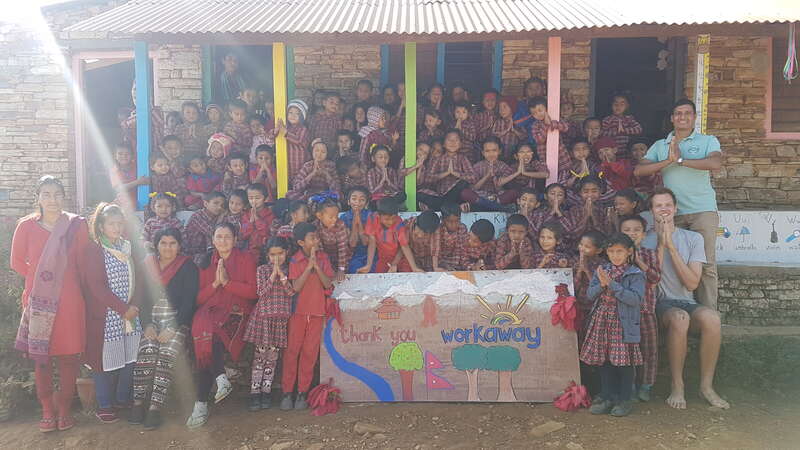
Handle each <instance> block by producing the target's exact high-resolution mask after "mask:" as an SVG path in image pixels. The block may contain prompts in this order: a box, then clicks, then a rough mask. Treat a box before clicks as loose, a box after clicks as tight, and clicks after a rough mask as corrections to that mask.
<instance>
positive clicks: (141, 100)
mask: <svg viewBox="0 0 800 450" xmlns="http://www.w3.org/2000/svg"><path fill="white" fill-rule="evenodd" d="M133 64H134V75H135V77H136V78H135V80H136V82H135V86H136V176H137V177H141V176H150V145H151V142H152V138H151V136H152V133H151V132H150V129H151V128H152V126H153V124H152V123H150V119H151V115H150V105H151V104H152V103H153V96H152V93H151V92H150V84H151V80H150V76H151V74H150V55H149V54H148V51H147V42H142V41H136V42H135V43H134V44H133ZM149 193H150V186H147V185H144V186H139V187H138V188H137V190H136V200H137V203H138V206H139V209H144V208H145V207H146V206H147V201H148V200H149V197H148V194H149Z"/></svg>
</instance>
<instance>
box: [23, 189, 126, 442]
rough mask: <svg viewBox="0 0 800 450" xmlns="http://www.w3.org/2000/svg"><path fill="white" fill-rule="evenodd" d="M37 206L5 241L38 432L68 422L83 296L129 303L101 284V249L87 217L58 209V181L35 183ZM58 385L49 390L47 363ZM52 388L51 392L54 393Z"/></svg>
mask: <svg viewBox="0 0 800 450" xmlns="http://www.w3.org/2000/svg"><path fill="white" fill-rule="evenodd" d="M36 199H37V203H38V205H39V211H37V212H35V213H33V214H30V215H28V216H26V217H23V218H22V219H21V220H20V221H19V223H18V224H17V229H16V230H15V231H14V237H13V239H12V243H11V268H12V269H14V270H15V271H16V272H17V273H19V274H20V275H22V276H23V277H24V278H25V291H24V292H23V293H22V306H23V312H22V320H21V321H20V326H19V331H18V333H17V339H16V343H15V348H16V349H17V350H20V351H21V352H23V353H24V354H25V356H27V357H28V358H30V359H32V360H33V361H34V362H35V363H36V368H35V371H36V372H35V373H36V395H37V397H38V398H39V402H40V403H41V405H42V419H41V421H40V422H39V430H41V431H42V432H50V431H55V430H67V429H70V428H72V427H73V426H74V424H75V422H74V420H73V418H72V416H71V413H70V404H71V402H72V397H73V396H74V394H75V379H76V378H77V375H78V370H79V367H80V362H81V361H80V358H79V355H80V354H81V353H84V351H85V349H86V317H85V316H86V302H87V301H89V302H94V301H98V302H102V303H105V304H106V306H107V307H109V308H111V309H112V310H114V311H115V312H117V313H118V314H120V315H121V316H123V317H125V318H126V319H132V318H134V317H136V315H137V314H138V310H137V309H136V307H133V306H131V307H129V306H128V305H125V304H124V303H122V302H120V301H119V299H117V297H116V296H114V294H113V293H111V291H109V290H108V284H107V280H106V272H105V269H104V262H103V254H102V252H101V250H100V248H99V247H98V246H97V245H96V244H94V243H92V242H91V241H90V239H89V232H88V228H87V225H86V221H85V220H84V219H83V218H82V217H80V216H76V215H74V214H70V213H67V212H64V211H63V210H62V206H63V202H64V186H63V185H62V184H61V182H60V181H59V180H58V179H56V178H54V177H52V176H44V177H42V178H41V179H40V180H39V183H38V184H37V189H36ZM54 361H55V365H56V366H57V367H58V372H59V385H60V390H59V391H58V392H55V393H54V392H53V362H54ZM54 394H55V395H54Z"/></svg>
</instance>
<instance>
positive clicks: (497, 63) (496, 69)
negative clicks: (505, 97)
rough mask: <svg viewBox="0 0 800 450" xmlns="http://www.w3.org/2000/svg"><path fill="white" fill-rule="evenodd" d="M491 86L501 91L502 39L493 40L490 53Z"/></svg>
mask: <svg viewBox="0 0 800 450" xmlns="http://www.w3.org/2000/svg"><path fill="white" fill-rule="evenodd" d="M492 87H493V88H495V89H497V92H502V91H503V41H494V50H493V53H492Z"/></svg>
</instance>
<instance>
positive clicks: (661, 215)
mask: <svg viewBox="0 0 800 450" xmlns="http://www.w3.org/2000/svg"><path fill="white" fill-rule="evenodd" d="M650 209H651V211H652V213H653V219H654V225H655V228H654V230H652V231H650V232H648V234H647V236H646V237H645V239H644V241H643V242H642V246H643V247H645V248H651V249H655V250H656V251H657V253H658V256H659V259H660V260H661V281H660V282H659V283H658V295H657V300H656V314H657V315H658V319H659V323H660V324H661V329H662V330H663V331H664V332H666V333H667V352H668V355H669V366H670V372H671V375H672V392H671V393H670V396H669V398H667V404H668V405H670V406H671V407H673V408H677V409H685V408H686V397H685V394H684V385H683V366H684V363H685V361H686V340H687V336H688V333H689V331H692V332H694V333H698V332H699V333H700V395H701V396H703V398H705V399H706V400H707V401H708V402H709V403H711V405H712V406H716V407H719V408H729V407H730V404H728V402H726V401H725V400H723V399H722V398H721V397H720V396H719V395H718V394H717V393H716V391H714V371H715V370H716V367H717V358H718V357H719V347H720V341H721V339H722V330H721V323H720V318H719V314H718V313H717V312H716V311H715V310H713V309H711V308H708V307H706V306H702V305H700V304H698V303H697V302H696V301H695V299H694V297H693V295H692V291H694V290H695V289H697V285H698V284H700V278H701V275H702V271H703V264H704V263H705V262H706V255H705V250H704V245H703V236H702V235H701V234H699V233H696V232H694V231H689V230H684V229H682V228H677V227H675V211H676V209H677V207H676V201H675V194H673V193H672V191H671V190H669V189H667V188H656V190H655V191H654V192H653V195H651V196H650Z"/></svg>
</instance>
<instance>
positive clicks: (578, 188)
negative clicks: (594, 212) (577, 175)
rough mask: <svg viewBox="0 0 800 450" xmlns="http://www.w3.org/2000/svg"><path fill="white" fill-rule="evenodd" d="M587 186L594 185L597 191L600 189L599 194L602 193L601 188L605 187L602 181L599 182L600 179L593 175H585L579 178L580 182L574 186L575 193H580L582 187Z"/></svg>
mask: <svg viewBox="0 0 800 450" xmlns="http://www.w3.org/2000/svg"><path fill="white" fill-rule="evenodd" d="M587 184H594V185H595V186H597V187H598V189H600V191H601V192H602V190H603V188H604V187H605V184H604V183H603V180H601V179H600V178H598V177H597V176H595V175H587V176H585V177H583V178H581V179H580V181H578V182H577V183H576V184H575V189H576V191H577V192H580V191H582V190H583V187H584V186H586V185H587Z"/></svg>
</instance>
